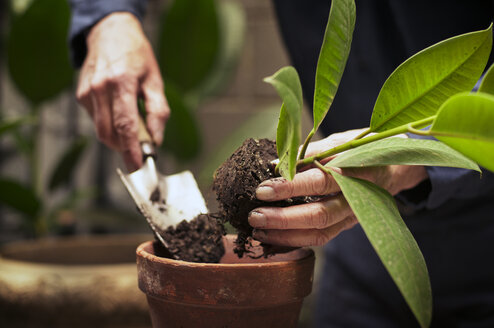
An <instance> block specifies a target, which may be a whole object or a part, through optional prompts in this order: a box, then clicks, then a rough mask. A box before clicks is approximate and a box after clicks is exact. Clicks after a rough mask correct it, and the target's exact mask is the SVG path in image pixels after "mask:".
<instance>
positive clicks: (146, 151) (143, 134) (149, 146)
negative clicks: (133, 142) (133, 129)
mask: <svg viewBox="0 0 494 328" xmlns="http://www.w3.org/2000/svg"><path fill="white" fill-rule="evenodd" d="M137 137H138V139H139V142H140V143H141V149H142V156H143V158H146V157H148V156H153V157H156V149H155V148H154V142H153V139H152V138H151V135H150V134H149V132H148V129H147V127H146V124H145V123H144V120H143V119H142V117H141V116H140V115H139V130H138V131H137Z"/></svg>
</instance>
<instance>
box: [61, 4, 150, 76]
mask: <svg viewBox="0 0 494 328" xmlns="http://www.w3.org/2000/svg"><path fill="white" fill-rule="evenodd" d="M69 3H70V7H71V11H72V18H71V22H70V31H69V46H70V54H71V59H72V63H73V65H74V66H75V67H80V66H81V65H82V63H83V62H84V58H86V53H87V46H86V35H87V33H88V32H89V30H90V29H91V27H92V26H93V25H94V24H96V23H97V22H98V21H100V20H101V19H102V18H104V17H105V16H107V15H108V14H111V13H113V12H118V11H123V12H130V13H132V14H134V15H135V16H136V17H137V18H138V19H139V20H142V18H143V16H144V13H145V9H146V3H147V0H69Z"/></svg>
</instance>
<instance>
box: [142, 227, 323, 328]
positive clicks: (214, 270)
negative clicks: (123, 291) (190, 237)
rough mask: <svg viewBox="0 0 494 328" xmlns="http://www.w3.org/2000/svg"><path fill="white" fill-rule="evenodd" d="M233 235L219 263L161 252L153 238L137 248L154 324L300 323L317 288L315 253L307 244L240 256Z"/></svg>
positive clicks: (193, 326)
mask: <svg viewBox="0 0 494 328" xmlns="http://www.w3.org/2000/svg"><path fill="white" fill-rule="evenodd" d="M233 240H234V236H227V237H226V238H225V249H226V254H225V255H224V256H223V258H222V260H221V263H219V264H209V263H190V262H184V261H176V260H172V259H168V258H163V257H158V256H156V255H155V252H156V251H158V249H157V248H155V246H156V244H153V242H150V241H149V242H146V243H143V244H141V245H140V246H139V247H138V248H137V272H138V277H139V288H140V289H141V290H142V291H143V292H144V293H145V294H146V295H147V300H148V304H149V310H150V314H151V321H152V322H153V327H154V328H160V327H171V328H173V327H182V328H187V327H190V328H199V327H236V328H237V327H238V328H242V327H249V328H252V327H255V328H260V327H269V328H275V327H280V328H281V327H283V328H288V327H296V325H297V321H298V316H299V313H300V308H301V306H302V301H303V299H304V297H305V296H307V295H309V294H310V292H311V289H312V280H313V272H314V252H313V251H312V250H311V249H307V248H303V249H302V248H301V249H296V250H294V251H291V252H289V253H285V254H278V255H275V256H272V257H269V258H267V259H264V258H261V259H257V260H255V259H252V258H249V257H244V258H242V259H239V258H238V257H237V256H236V255H235V254H234V253H233V251H232V250H233ZM256 252H260V247H257V249H256Z"/></svg>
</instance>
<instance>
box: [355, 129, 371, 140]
mask: <svg viewBox="0 0 494 328" xmlns="http://www.w3.org/2000/svg"><path fill="white" fill-rule="evenodd" d="M369 133H371V129H370V128H367V129H365V130H364V131H362V133H361V134H359V135H358V136H356V137H355V138H354V139H353V140H358V139H362V138H363V137H365V136H366V135H368V134H369Z"/></svg>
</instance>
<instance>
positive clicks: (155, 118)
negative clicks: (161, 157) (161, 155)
mask: <svg viewBox="0 0 494 328" xmlns="http://www.w3.org/2000/svg"><path fill="white" fill-rule="evenodd" d="M157 74H158V76H156V74H155V76H154V77H153V76H151V77H149V78H148V79H146V80H145V81H144V82H143V84H142V94H143V96H144V101H145V104H146V112H147V117H146V125H147V127H148V129H149V132H150V133H151V136H152V138H153V141H154V142H155V143H156V144H157V145H160V144H161V143H162V142H163V132H164V129H165V123H166V121H167V120H168V117H169V116H170V108H169V106H168V102H167V101H166V98H165V95H164V93H163V83H162V82H161V77H160V76H159V73H157Z"/></svg>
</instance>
